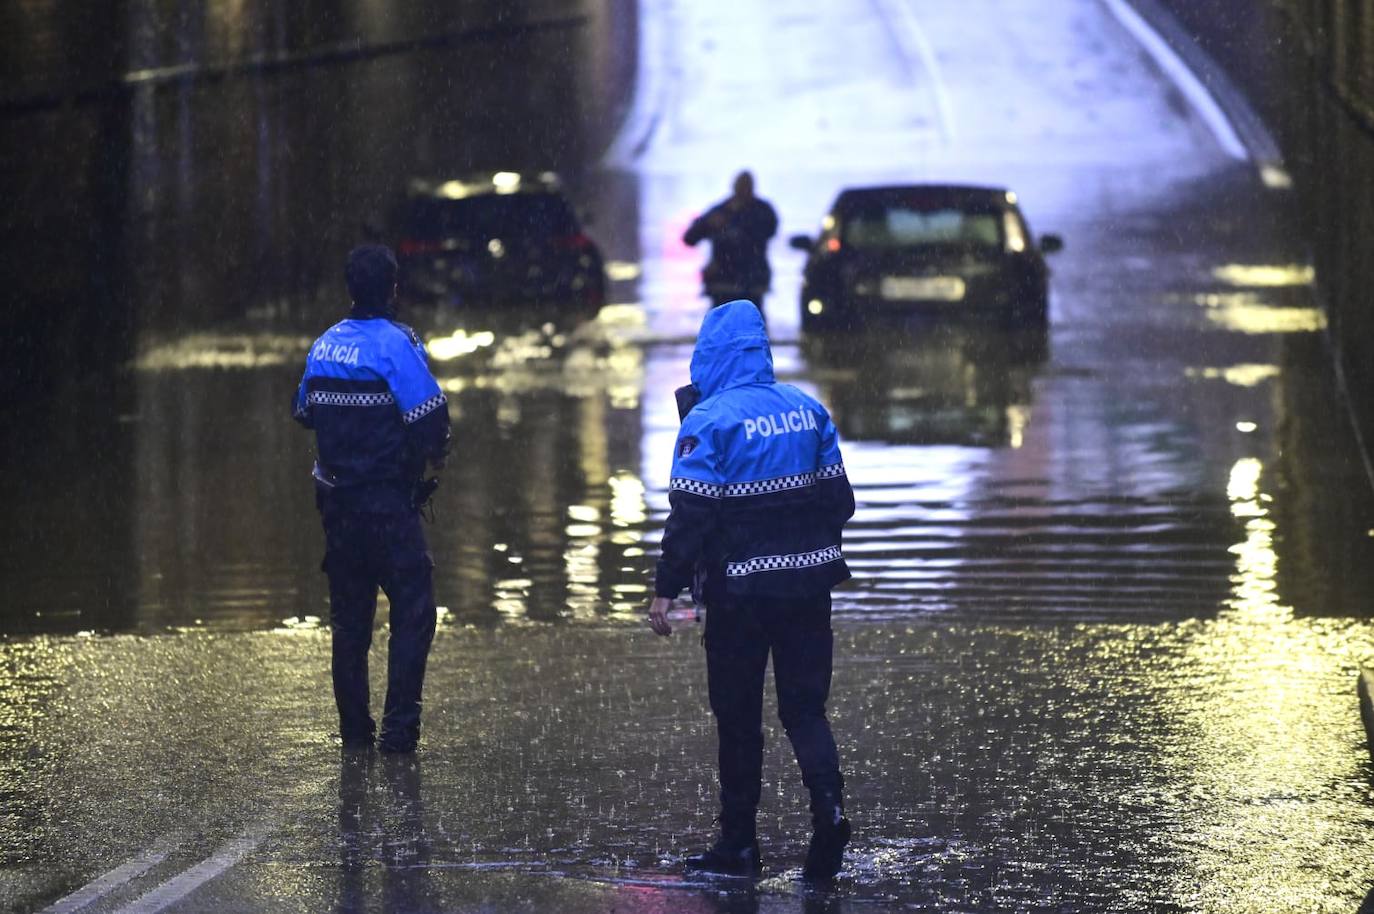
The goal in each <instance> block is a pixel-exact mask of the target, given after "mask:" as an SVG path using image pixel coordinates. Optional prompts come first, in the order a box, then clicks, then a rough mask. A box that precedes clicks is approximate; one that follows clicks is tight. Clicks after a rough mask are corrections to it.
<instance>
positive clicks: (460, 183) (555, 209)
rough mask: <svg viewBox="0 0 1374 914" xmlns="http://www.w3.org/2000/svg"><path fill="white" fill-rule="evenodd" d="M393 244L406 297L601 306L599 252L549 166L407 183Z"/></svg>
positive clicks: (603, 289) (603, 288)
mask: <svg viewBox="0 0 1374 914" xmlns="http://www.w3.org/2000/svg"><path fill="white" fill-rule="evenodd" d="M400 222H401V238H400V241H399V242H398V243H397V245H396V254H397V259H398V260H399V261H400V267H401V284H402V289H403V291H404V292H405V293H406V294H407V295H408V296H410V297H413V298H421V299H438V300H442V301H449V302H454V303H458V304H468V303H478V302H480V303H483V304H490V305H496V306H501V307H507V306H538V305H545V304H552V305H558V306H561V307H571V308H576V309H583V308H585V309H588V310H591V309H595V308H600V307H601V306H602V305H604V304H605V303H606V274H605V266H604V263H603V261H602V257H601V251H600V250H598V249H597V246H596V244H595V243H593V242H592V240H591V239H590V238H588V237H587V234H586V232H584V231H583V228H582V224H581V222H580V221H579V220H578V218H577V213H576V212H575V211H574V210H573V207H572V205H571V204H569V203H568V201H567V199H566V198H565V197H564V196H563V194H562V193H561V192H560V190H559V182H558V177H557V176H556V175H555V174H553V173H552V172H542V173H539V174H520V173H517V172H510V171H500V172H496V173H494V174H483V175H479V176H475V177H471V178H466V179H463V180H452V181H420V180H417V181H414V182H412V183H411V188H410V194H409V196H408V198H407V200H406V203H405V209H404V211H403V212H402V214H401V217H400Z"/></svg>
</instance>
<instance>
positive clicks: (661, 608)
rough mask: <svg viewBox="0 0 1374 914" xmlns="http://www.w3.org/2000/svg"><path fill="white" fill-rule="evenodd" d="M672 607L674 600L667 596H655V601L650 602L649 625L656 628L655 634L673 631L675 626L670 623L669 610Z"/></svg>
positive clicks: (669, 633) (667, 633) (665, 633)
mask: <svg viewBox="0 0 1374 914" xmlns="http://www.w3.org/2000/svg"><path fill="white" fill-rule="evenodd" d="M672 608H673V601H672V600H670V599H668V598H667V597H654V601H653V602H652V603H650V604H649V627H650V628H652V629H653V630H654V634H656V635H671V634H672V633H673V627H672V626H671V625H669V624H668V611H669V610H670V609H672Z"/></svg>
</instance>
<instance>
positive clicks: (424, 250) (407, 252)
mask: <svg viewBox="0 0 1374 914" xmlns="http://www.w3.org/2000/svg"><path fill="white" fill-rule="evenodd" d="M443 249H444V244H443V242H442V241H419V240H417V239H414V238H406V239H404V240H403V241H401V243H400V244H398V245H396V252H397V253H398V254H400V255H401V256H402V257H414V256H415V255H416V254H437V253H439V252H440V251H442V250H443Z"/></svg>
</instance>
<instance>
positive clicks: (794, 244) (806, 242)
mask: <svg viewBox="0 0 1374 914" xmlns="http://www.w3.org/2000/svg"><path fill="white" fill-rule="evenodd" d="M787 246H788V247H790V248H796V249H797V250H799V251H810V250H811V249H812V248H814V247H815V246H816V242H815V241H812V240H811V236H810V235H793V236H792V237H791V238H789V239H787Z"/></svg>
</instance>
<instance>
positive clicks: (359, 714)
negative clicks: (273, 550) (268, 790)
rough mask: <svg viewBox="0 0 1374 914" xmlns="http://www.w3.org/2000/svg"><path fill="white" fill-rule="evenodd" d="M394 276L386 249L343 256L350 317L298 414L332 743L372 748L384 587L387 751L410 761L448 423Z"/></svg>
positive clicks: (298, 401)
mask: <svg viewBox="0 0 1374 914" xmlns="http://www.w3.org/2000/svg"><path fill="white" fill-rule="evenodd" d="M396 272H397V268H396V258H395V256H394V255H393V254H392V253H391V251H390V250H389V249H388V248H386V247H384V246H382V245H378V244H367V245H362V246H361V247H357V248H354V249H353V250H352V251H351V252H350V253H349V255H348V263H347V266H346V268H345V279H346V280H347V283H348V292H349V295H350V296H351V297H352V299H353V307H352V310H351V311H350V312H349V315H348V317H347V318H346V319H344V320H342V321H340V322H339V323H337V324H335V325H334V326H333V327H330V328H329V329H328V330H327V331H325V333H324V335H323V336H321V337H320V338H319V339H318V340H316V341H315V344H314V345H313V346H311V347H310V355H309V357H308V359H307V361H306V366H305V376H304V377H303V378H302V379H301V383H300V387H299V389H298V390H297V391H296V398H295V402H294V404H293V409H292V415H293V416H294V418H295V419H296V421H298V422H300V423H301V424H302V425H304V426H305V427H306V428H309V429H313V430H314V432H315V441H316V450H317V454H318V458H317V460H316V462H315V471H314V476H315V485H316V503H317V505H318V506H319V509H320V515H321V519H322V520H323V523H324V534H325V557H324V564H323V569H324V571H325V573H326V574H327V575H328V576H329V622H330V630H331V632H332V635H333V644H332V654H333V657H332V663H331V672H332V674H333V678H334V699H335V703H336V704H337V705H338V710H339V735H340V736H341V737H342V738H343V743H344V745H345V746H346V747H350V746H351V747H362V746H369V745H371V744H372V743H373V741H374V739H375V737H376V729H377V726H376V722H375V721H374V720H373V718H372V714H371V712H370V711H369V709H368V681H367V652H368V648H369V647H371V645H372V623H373V619H374V617H375V615H376V612H377V588H378V587H380V588H382V590H383V591H385V592H386V595H387V598H388V600H389V601H390V603H391V617H390V623H391V641H390V643H389V645H388V648H387V689H386V705H385V711H384V713H383V715H382V732H381V740H380V743H381V749H382V750H383V751H387V752H411V751H413V750H414V749H415V747H416V744H417V742H418V741H419V738H420V693H421V689H422V687H423V685H424V679H425V664H426V661H427V659H428V657H429V648H430V644H431V642H432V641H433V639H434V626H435V615H436V609H435V605H434V586H433V581H432V571H433V565H434V563H433V561H432V559H431V558H430V555H429V552H428V549H427V547H426V545H425V535H424V531H423V530H422V529H421V527H420V509H421V508H422V507H423V505H424V503H425V501H426V500H427V499H428V497H429V495H430V493H432V492H433V489H434V486H436V485H437V484H438V481H437V479H434V478H431V479H429V480H425V479H424V474H425V472H426V470H427V468H434V469H438V468H439V467H441V466H442V465H443V461H444V455H445V453H446V452H447V450H448V441H449V418H448V401H447V400H446V399H445V397H444V394H443V392H442V391H440V390H439V385H438V383H437V382H436V381H435V380H434V376H433V375H431V374H430V372H429V366H428V362H427V359H426V355H425V347H424V344H423V343H421V342H420V339H419V337H417V336H416V335H415V331H413V330H411V329H410V328H409V327H407V326H406V325H405V324H402V323H399V322H397V320H396V314H395V302H396Z"/></svg>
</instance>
